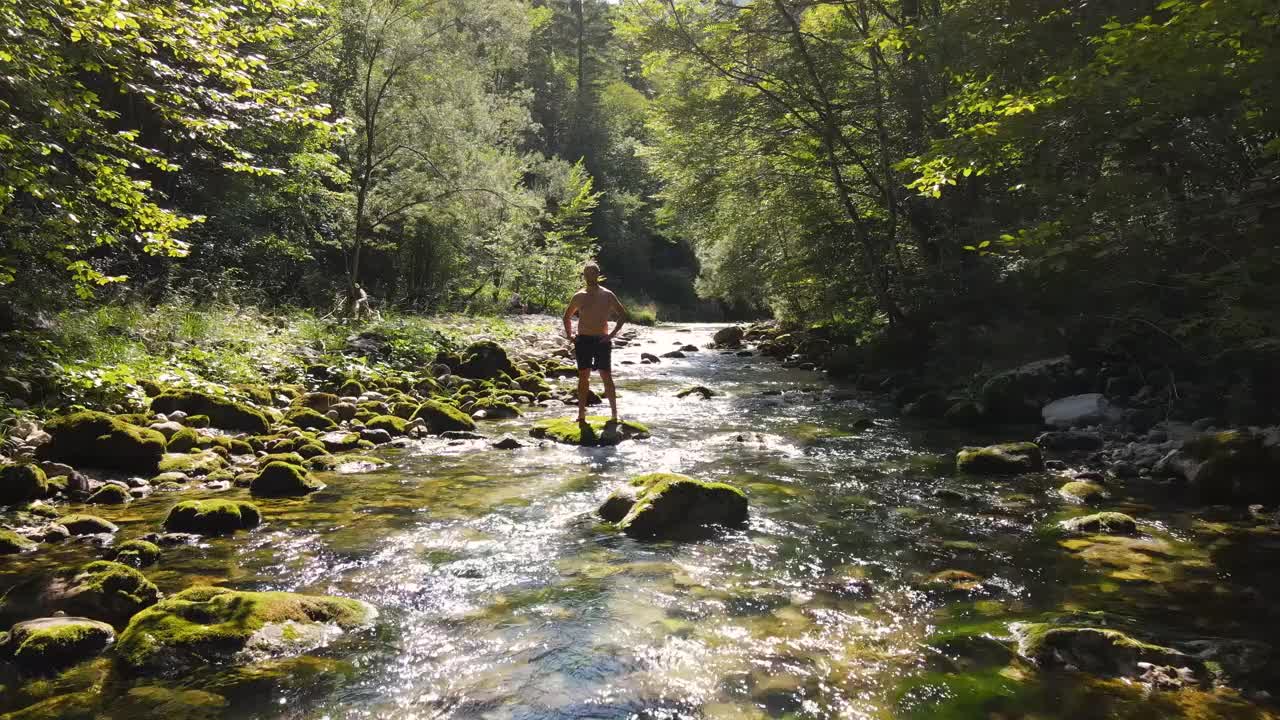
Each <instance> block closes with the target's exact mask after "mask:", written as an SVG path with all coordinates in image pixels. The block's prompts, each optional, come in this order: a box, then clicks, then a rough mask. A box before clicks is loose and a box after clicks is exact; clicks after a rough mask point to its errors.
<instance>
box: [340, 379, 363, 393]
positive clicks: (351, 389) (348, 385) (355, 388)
mask: <svg viewBox="0 0 1280 720" xmlns="http://www.w3.org/2000/svg"><path fill="white" fill-rule="evenodd" d="M338 394H339V395H341V396H344V397H360V396H361V395H363V394H364V384H363V383H361V382H360V381H359V380H348V381H346V382H344V383H342V385H341V386H339V387H338Z"/></svg>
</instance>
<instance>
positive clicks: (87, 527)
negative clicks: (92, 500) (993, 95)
mask: <svg viewBox="0 0 1280 720" xmlns="http://www.w3.org/2000/svg"><path fill="white" fill-rule="evenodd" d="M58 524H59V525H61V526H63V527H65V528H66V529H67V531H68V532H70V533H71V534H72V535H97V534H99V533H113V532H115V531H116V530H119V529H120V528H118V527H116V526H115V524H114V523H111V522H108V521H106V520H103V519H102V518H100V517H98V516H97V515H86V514H84V513H74V514H71V515H63V516H62V517H60V518H58Z"/></svg>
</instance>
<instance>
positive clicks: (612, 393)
mask: <svg viewBox="0 0 1280 720" xmlns="http://www.w3.org/2000/svg"><path fill="white" fill-rule="evenodd" d="M600 379H601V380H603V381H604V396H605V397H607V398H609V411H610V412H612V413H613V421H614V422H618V393H617V391H616V390H614V388H613V372H612V371H609V370H601V371H600Z"/></svg>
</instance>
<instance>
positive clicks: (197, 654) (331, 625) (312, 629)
mask: <svg viewBox="0 0 1280 720" xmlns="http://www.w3.org/2000/svg"><path fill="white" fill-rule="evenodd" d="M376 615H377V612H376V611H375V610H374V609H373V607H372V606H370V605H368V604H367V603H363V602H360V601H359V600H351V599H347V598H339V597H329V596H310V595H299V594H295V593H286V592H237V591H234V590H228V589H226V588H215V587H194V588H189V589H187V590H184V591H182V592H180V593H178V594H177V595H174V596H173V597H171V598H168V599H166V600H164V601H163V602H161V603H159V604H157V605H155V606H154V607H152V608H150V609H148V610H146V611H144V612H141V613H139V614H138V615H137V616H136V617H134V618H133V620H132V621H130V623H129V626H128V627H127V628H125V630H124V632H123V633H121V634H120V640H119V643H118V644H117V646H116V657H118V658H119V659H120V660H121V661H122V662H123V663H124V664H125V665H126V666H127V667H129V668H130V669H132V670H133V671H135V672H140V673H148V674H165V675H176V674H180V673H184V672H186V671H188V670H190V669H191V668H192V667H196V666H205V665H207V664H208V663H210V662H225V661H229V660H231V659H232V658H233V657H235V656H236V655H237V654H238V653H240V652H242V651H244V650H246V649H247V648H254V649H255V650H258V651H262V653H263V654H264V655H271V656H274V657H280V656H284V655H288V654H298V653H302V652H307V651H310V650H312V649H314V648H315V647H318V646H320V645H323V644H325V643H326V642H327V641H328V640H329V639H330V638H331V637H332V635H333V634H334V631H335V630H337V631H348V630H354V629H356V628H359V627H362V626H365V625H368V624H369V623H370V622H372V620H373V619H374V618H375V617H376Z"/></svg>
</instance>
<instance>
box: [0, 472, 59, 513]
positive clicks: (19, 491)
mask: <svg viewBox="0 0 1280 720" xmlns="http://www.w3.org/2000/svg"><path fill="white" fill-rule="evenodd" d="M48 494H49V479H48V478H47V477H45V474H44V471H43V470H41V469H40V468H38V467H36V466H35V465H5V466H4V467H0V505H17V504H18V503H25V502H27V501H29V500H39V499H40V498H43V497H46V496H48Z"/></svg>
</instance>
